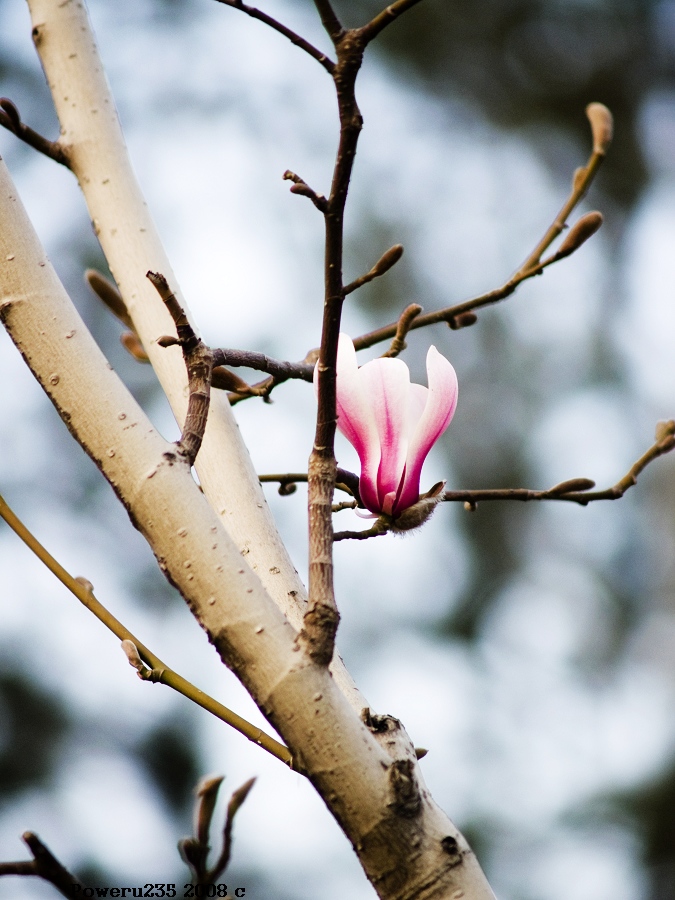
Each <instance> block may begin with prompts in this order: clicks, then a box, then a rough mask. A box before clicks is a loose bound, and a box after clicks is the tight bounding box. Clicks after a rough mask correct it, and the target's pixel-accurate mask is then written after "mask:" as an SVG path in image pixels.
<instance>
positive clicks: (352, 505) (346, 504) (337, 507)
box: [331, 500, 358, 513]
mask: <svg viewBox="0 0 675 900" xmlns="http://www.w3.org/2000/svg"><path fill="white" fill-rule="evenodd" d="M357 506H358V503H357V502H356V500H341V501H340V502H339V503H334V504H333V506H332V508H331V512H334V513H338V512H342V510H343V509H356V508H357Z"/></svg>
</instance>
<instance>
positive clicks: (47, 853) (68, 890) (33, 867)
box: [0, 831, 85, 900]
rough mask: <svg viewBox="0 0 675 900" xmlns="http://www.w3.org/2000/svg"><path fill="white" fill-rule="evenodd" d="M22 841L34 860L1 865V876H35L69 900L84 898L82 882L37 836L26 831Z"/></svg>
mask: <svg viewBox="0 0 675 900" xmlns="http://www.w3.org/2000/svg"><path fill="white" fill-rule="evenodd" d="M21 839H22V841H23V842H24V844H26V846H27V847H28V849H29V850H30V852H31V853H32V854H33V859H31V860H21V861H20V862H5V863H0V875H34V876H37V877H38V878H42V879H43V881H48V882H49V883H50V884H53V885H54V887H55V888H56V889H57V890H58V891H59V893H60V894H62V895H63V896H64V897H67V898H68V900H77V898H80V897H82V896H84V894H83V891H84V889H85V888H84V885H83V884H82V882H81V881H80V880H79V879H77V878H76V877H75V876H74V875H73V874H72V873H71V872H69V871H68V869H66V868H65V866H63V865H62V864H61V863H60V862H59V861H58V859H57V858H56V857H55V856H54V854H53V853H52V852H51V850H50V849H49V848H48V847H47V846H46V845H45V844H43V843H42V841H41V840H40V838H39V837H38V836H37V835H36V834H34V833H33V832H32V831H26V832H24V833H23V834H22V835H21Z"/></svg>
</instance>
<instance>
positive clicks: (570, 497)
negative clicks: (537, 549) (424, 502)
mask: <svg viewBox="0 0 675 900" xmlns="http://www.w3.org/2000/svg"><path fill="white" fill-rule="evenodd" d="M673 447H675V420H673V419H670V420H669V421H667V422H659V424H658V425H657V427H656V441H655V443H654V444H652V446H651V447H650V448H649V450H647V452H646V453H644V454H643V455H642V456H641V457H640V459H638V460H637V461H636V462H635V463H633V465H632V466H631V467H630V469H629V470H628V472H627V473H626V474H625V475H624V477H623V478H621V479H620V480H619V481H617V483H616V484H615V485H613V486H612V487H609V488H606V489H605V490H602V491H592V490H591V488H594V487H595V482H593V481H591V480H590V479H589V478H572V479H571V480H570V481H563V482H561V483H560V484H557V485H555V487H552V488H549V489H548V490H546V491H533V490H529V489H528V488H501V489H499V488H497V489H493V490H489V489H488V490H477V491H445V492H444V494H443V497H442V499H443V500H446V501H455V502H464V504H465V506H466V508H467V509H468V510H470V511H473V510H475V509H476V505H477V504H478V503H480V502H484V501H488V500H520V501H521V502H528V501H530V500H565V501H567V502H568V503H578V504H579V505H580V506H588V504H589V503H593V502H594V501H596V500H619V499H620V498H621V497H623V495H624V494H625V493H626V491H627V490H629V489H630V488H632V487H633V485H635V484H636V483H637V480H638V475H640V473H641V472H642V471H643V470H644V469H645V468H646V467H647V466H648V465H649V463H651V462H653V461H654V460H655V459H658V457H659V456H663V455H664V454H665V453H670V451H671V450H672V449H673Z"/></svg>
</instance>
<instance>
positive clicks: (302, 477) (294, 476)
mask: <svg viewBox="0 0 675 900" xmlns="http://www.w3.org/2000/svg"><path fill="white" fill-rule="evenodd" d="M258 480H259V481H260V483H261V484H269V483H272V484H279V493H280V494H281V495H282V496H288V495H289V494H293V493H295V485H296V484H306V483H307V482H308V481H309V475H308V474H307V473H306V472H287V473H284V474H283V475H281V474H280V475H258ZM291 487H292V488H293V490H290V488H291ZM335 487H336V488H338V489H339V490H341V491H344V492H345V493H346V494H351V496H352V497H354V499H355V500H356V502H357V503H358V504H359V506H361V508H362V509H363V508H364V507H363V506H362V504H361V497H360V495H359V476H358V475H355V474H354V472H349V471H348V470H347V469H341V468H340V467H339V466H338V468H337V469H336V476H335Z"/></svg>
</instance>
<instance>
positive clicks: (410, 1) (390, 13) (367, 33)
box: [361, 0, 420, 41]
mask: <svg viewBox="0 0 675 900" xmlns="http://www.w3.org/2000/svg"><path fill="white" fill-rule="evenodd" d="M419 2H420V0H396V2H395V3H392V4H391V5H390V6H388V7H387V8H386V9H383V10H382V12H381V13H379V14H378V15H377V16H375V18H374V19H372V20H371V21H370V22H369V23H368V24H367V25H364V27H363V28H362V29H361V33H362V34H363V35H364V37H365V38H366V40H367V41H372V40H373V38H375V37H377V35H378V34H379V33H380V32H381V31H382V30H383V29H385V28H386V27H387V25H391V23H392V22H394V21H395V20H396V19H398V17H399V16H401V15H403V13H404V12H407V11H408V10H409V9H411V8H412V7H413V6H416V5H417V4H418V3H419Z"/></svg>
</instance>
